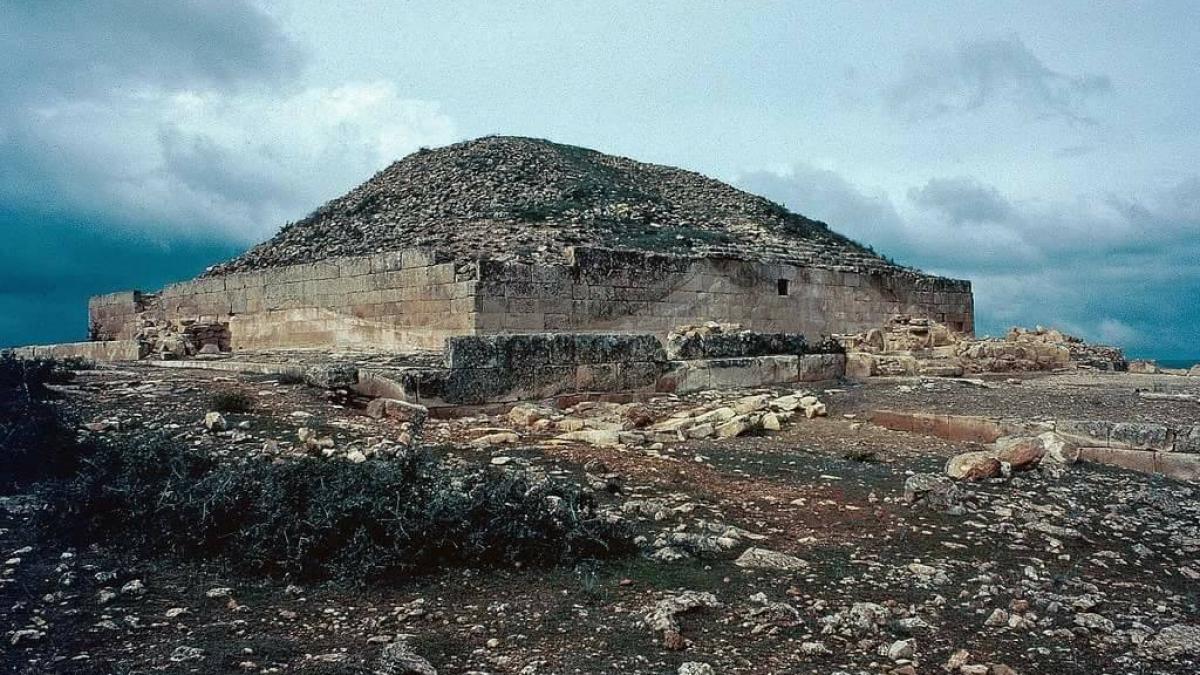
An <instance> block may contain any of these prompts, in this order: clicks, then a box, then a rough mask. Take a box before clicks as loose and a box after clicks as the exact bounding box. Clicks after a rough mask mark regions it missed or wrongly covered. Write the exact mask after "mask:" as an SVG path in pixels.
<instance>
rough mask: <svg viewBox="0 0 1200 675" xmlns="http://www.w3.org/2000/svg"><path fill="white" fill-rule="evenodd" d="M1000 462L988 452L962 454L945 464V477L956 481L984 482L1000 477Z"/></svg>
mask: <svg viewBox="0 0 1200 675" xmlns="http://www.w3.org/2000/svg"><path fill="white" fill-rule="evenodd" d="M1000 468H1001V467H1000V460H998V459H996V457H995V456H993V454H992V453H991V452H989V451H986V450H981V451H977V452H964V453H962V454H960V455H955V456H953V457H951V458H950V461H948V462H946V475H947V476H949V477H951V478H955V479H958V480H971V481H978V480H986V479H988V478H996V477H997V476H999V475H1000Z"/></svg>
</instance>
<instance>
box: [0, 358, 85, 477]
mask: <svg viewBox="0 0 1200 675" xmlns="http://www.w3.org/2000/svg"><path fill="white" fill-rule="evenodd" d="M69 377H70V372H69V371H68V370H67V369H66V368H64V367H63V366H62V365H61V364H59V363H56V362H54V361H50V360H24V359H17V358H14V357H13V356H12V355H10V354H6V355H4V356H2V357H0V493H11V492H13V491H15V490H19V489H22V488H23V487H25V486H27V485H29V484H31V483H35V482H38V481H42V480H46V479H49V478H55V477H62V476H65V475H68V474H69V473H70V472H71V471H73V470H74V468H75V466H76V460H77V452H76V443H75V434H74V432H73V431H72V429H71V428H70V427H69V426H67V425H66V424H64V423H63V421H62V420H61V419H60V416H59V411H58V410H57V407H56V406H55V405H54V403H53V401H52V399H53V398H54V396H53V392H52V391H50V390H49V389H48V388H47V387H46V384H47V383H53V382H62V381H65V380H66V379H68V378H69Z"/></svg>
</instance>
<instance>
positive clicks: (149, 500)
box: [43, 445, 633, 582]
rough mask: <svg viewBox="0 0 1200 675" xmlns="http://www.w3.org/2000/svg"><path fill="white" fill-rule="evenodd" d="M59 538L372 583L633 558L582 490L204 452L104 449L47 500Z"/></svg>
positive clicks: (425, 460)
mask: <svg viewBox="0 0 1200 675" xmlns="http://www.w3.org/2000/svg"><path fill="white" fill-rule="evenodd" d="M46 497H47V501H48V503H49V506H48V508H47V510H46V511H45V513H44V519H43V522H44V524H45V526H46V528H47V531H48V532H50V533H53V534H57V535H61V536H65V537H66V538H68V539H70V540H73V541H76V542H77V543H87V542H90V541H105V540H120V541H122V542H127V543H128V544H130V545H132V546H135V547H137V548H139V549H143V550H147V551H155V552H162V553H169V554H173V555H177V556H180V557H184V558H199V559H221V560H224V561H226V562H228V563H229V564H230V565H231V566H232V567H234V568H235V569H237V570H238V571H241V572H245V573H251V574H266V575H270V576H288V577H294V578H299V579H309V580H313V579H318V580H319V579H330V578H333V579H340V580H345V581H356V582H367V581H372V580H379V579H387V578H396V577H402V576H407V575H412V574H418V573H422V572H428V571H432V570H437V569H440V568H441V567H444V566H447V565H478V566H496V565H509V564H513V563H522V564H526V565H549V564H556V563H560V562H566V561H569V560H574V559H579V558H604V557H611V556H616V555H621V554H625V553H627V552H630V551H631V550H632V548H633V546H632V541H631V538H630V536H629V533H628V532H627V531H626V529H625V527H624V526H623V525H619V524H614V523H612V522H610V521H608V520H606V519H605V518H603V517H602V516H601V515H600V514H599V513H598V512H597V510H596V506H595V504H594V502H593V500H592V498H591V497H590V496H589V495H587V494H584V493H582V492H581V491H580V490H579V488H578V487H577V486H575V485H566V484H559V483H549V482H533V481H531V480H530V479H528V478H526V477H523V476H520V475H514V474H501V473H496V472H494V471H493V470H490V469H489V470H476V471H466V470H452V469H449V468H447V467H446V466H445V465H444V464H443V463H441V462H440V461H438V460H437V459H435V458H434V457H432V456H431V455H430V454H429V453H428V452H426V451H424V450H414V451H412V452H411V453H409V454H408V455H407V456H404V457H401V458H398V459H394V460H388V461H369V462H365V463H362V464H352V463H349V462H342V461H319V460H313V459H296V460H290V461H286V462H283V463H267V462H262V463H247V464H243V465H236V466H235V465H229V464H217V463H216V462H214V461H213V460H212V459H211V458H209V457H207V456H205V455H203V454H200V453H199V452H196V451H194V450H190V449H177V448H167V447H151V446H144V445H143V446H137V447H115V446H106V447H102V448H98V449H97V450H96V451H95V452H94V453H92V454H90V455H89V456H88V457H87V458H86V459H85V460H84V461H83V464H82V467H81V468H80V470H79V472H78V473H77V474H76V475H75V477H74V478H73V479H71V480H70V481H65V482H63V483H61V484H59V485H57V486H55V487H54V488H52V489H50V490H48V491H47V493H46Z"/></svg>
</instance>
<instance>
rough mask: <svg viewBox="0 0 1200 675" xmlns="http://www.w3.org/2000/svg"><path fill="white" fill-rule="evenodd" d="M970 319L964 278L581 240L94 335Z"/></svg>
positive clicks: (804, 326) (186, 288)
mask: <svg viewBox="0 0 1200 675" xmlns="http://www.w3.org/2000/svg"><path fill="white" fill-rule="evenodd" d="M896 313H907V314H912V315H919V316H929V317H930V318H933V319H936V320H938V321H941V322H943V323H946V324H948V325H950V326H951V327H952V328H955V329H956V330H957V329H961V330H965V331H970V330H972V328H973V318H972V300H971V286H970V283H969V282H966V281H956V280H952V279H942V278H938V277H931V276H923V275H919V274H915V273H908V272H904V273H896V274H893V275H881V274H868V273H863V272H858V271H855V270H854V268H846V269H844V270H839V269H828V268H817V267H798V266H795V265H787V264H776V263H765V262H750V261H745V260H734V259H724V258H690V257H680V256H670V255H658V254H652V253H643V252H636V251H615V250H609V249H596V248H576V249H571V250H569V251H568V254H567V257H566V260H565V261H564V264H561V265H546V264H542V265H532V264H522V263H515V262H505V261H498V260H493V259H487V258H483V259H479V260H474V261H457V262H456V261H453V260H450V259H449V258H448V257H447V256H444V255H440V254H438V253H437V252H434V251H429V250H424V249H408V250H404V251H398V252H392V253H386V254H379V255H374V256H364V257H354V258H335V259H330V260H326V261H322V262H317V263H312V264H306V265H294V266H290V267H280V268H273V269H267V270H259V271H254V272H245V273H240V274H229V275H224V276H217V277H205V278H200V279H196V280H193V281H187V282H183V283H178V284H173V285H170V286H167V287H166V288H164V289H163V290H162V291H161V292H160V293H158V294H155V295H150V294H142V293H139V292H136V291H132V292H127V293H115V294H109V295H104V296H98V297H95V298H92V300H91V302H90V304H89V314H90V321H91V325H92V335H91V337H92V339H104V340H113V339H130V338H134V337H136V336H137V334H138V331H139V329H140V328H141V326H142V324H143V323H144V322H145V321H152V322H157V323H162V322H166V321H173V322H181V321H184V320H194V321H198V322H203V323H228V324H229V332H230V339H229V345H230V347H231V348H232V349H234V350H246V349H272V348H371V349H381V350H412V349H430V350H440V349H441V348H442V347H443V343H444V341H445V339H446V338H448V337H452V336H456V335H486V334H503V333H543V332H585V333H651V334H653V335H656V336H658V337H660V338H664V337H666V335H667V333H668V332H670V331H671V330H672V329H674V328H676V327H678V326H681V325H687V324H698V323H703V322H706V321H718V322H723V323H738V324H742V325H743V326H745V327H746V328H749V329H752V330H755V331H761V332H769V333H801V334H804V335H805V336H807V337H808V338H809V339H810V340H814V341H815V340H816V339H817V338H818V337H819V336H821V335H828V334H831V333H846V332H854V331H859V330H863V329H866V328H870V327H874V326H878V325H882V324H883V322H884V321H885V320H886V319H887V318H888V317H889V316H891V315H892V314H896Z"/></svg>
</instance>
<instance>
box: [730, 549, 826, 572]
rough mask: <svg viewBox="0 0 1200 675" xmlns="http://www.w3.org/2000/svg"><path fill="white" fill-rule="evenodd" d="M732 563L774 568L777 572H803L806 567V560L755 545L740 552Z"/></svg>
mask: <svg viewBox="0 0 1200 675" xmlns="http://www.w3.org/2000/svg"><path fill="white" fill-rule="evenodd" d="M733 564H735V565H737V566H738V567H744V568H746V569H756V570H775V571H779V572H803V571H805V570H807V569H808V562H806V561H804V560H801V559H800V558H797V557H795V556H791V555H788V554H786V553H780V552H778V551H772V550H771V549H768V548H758V547H756V546H751V547H750V548H748V549H746V550H745V551H744V552H742V554H741V555H740V556H738V559H737V560H735V561H734V562H733Z"/></svg>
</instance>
